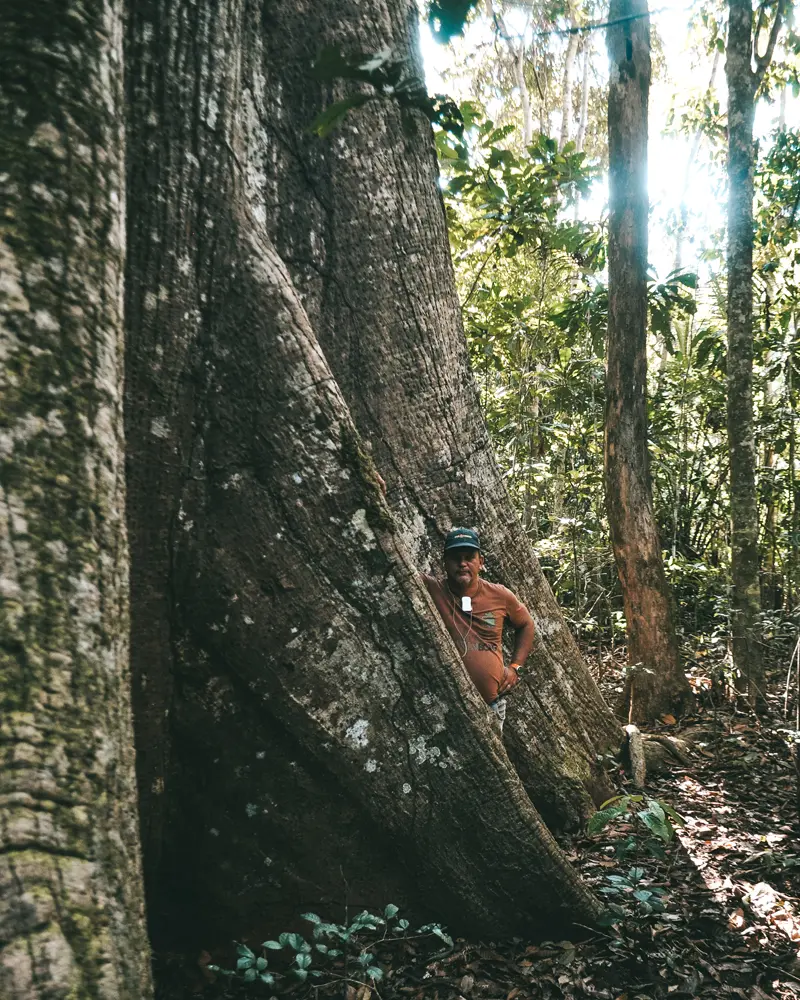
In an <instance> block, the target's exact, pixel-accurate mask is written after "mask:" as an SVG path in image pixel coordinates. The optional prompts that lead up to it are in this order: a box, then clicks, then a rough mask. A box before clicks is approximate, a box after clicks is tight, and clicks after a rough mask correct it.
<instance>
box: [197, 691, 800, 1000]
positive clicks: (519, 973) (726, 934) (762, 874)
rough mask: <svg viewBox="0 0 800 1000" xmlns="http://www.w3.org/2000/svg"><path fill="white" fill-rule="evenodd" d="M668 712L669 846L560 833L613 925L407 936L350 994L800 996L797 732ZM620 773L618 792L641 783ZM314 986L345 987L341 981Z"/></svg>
mask: <svg viewBox="0 0 800 1000" xmlns="http://www.w3.org/2000/svg"><path fill="white" fill-rule="evenodd" d="M662 721H663V723H664V725H663V726H662V727H661V729H660V731H661V732H664V731H665V730H668V732H669V733H670V735H679V736H680V737H681V739H682V740H684V741H685V742H686V744H687V745H688V746H689V747H690V748H691V750H690V754H689V756H688V757H687V763H686V764H677V762H675V766H674V767H673V768H672V770H670V771H669V773H667V774H664V775H662V776H655V777H653V776H648V787H647V789H646V791H647V794H648V795H649V796H651V797H652V798H654V799H657V800H659V801H662V802H665V803H668V804H669V805H670V806H671V807H673V808H674V810H676V811H677V813H678V814H679V815H680V817H681V818H682V820H683V822H684V824H685V825H683V826H680V827H678V828H677V829H676V834H675V837H674V839H673V840H672V842H671V843H669V844H667V845H666V847H665V849H664V851H663V857H654V856H652V855H651V854H650V853H649V852H648V851H646V850H644V849H641V846H642V844H643V843H644V839H643V838H641V842H638V841H637V838H636V836H635V835H634V836H633V837H632V834H635V827H634V825H632V824H630V823H618V824H616V825H615V824H613V823H612V824H609V825H608V826H607V827H605V828H604V829H603V830H602V831H601V833H599V834H596V835H594V836H591V837H590V836H586V835H584V834H581V835H574V836H564V835H562V836H560V837H559V841H560V843H561V845H562V847H563V848H564V850H565V851H566V853H567V856H568V857H569V859H570V861H571V862H572V864H573V865H574V866H575V868H576V869H577V871H578V872H579V874H580V875H581V877H582V878H583V879H584V880H585V882H586V883H587V884H588V885H589V886H590V887H591V888H592V889H593V890H594V891H595V892H596V893H598V895H600V897H601V898H602V899H604V900H605V901H606V903H607V904H608V905H609V910H610V913H609V917H608V920H607V921H606V923H605V925H604V926H601V927H600V928H594V929H593V928H588V927H576V929H575V930H576V934H575V938H576V940H573V941H567V940H562V941H541V942H530V941H523V940H520V939H512V940H510V941H508V940H507V941H502V942H494V943H492V942H475V941H467V940H464V939H458V940H456V942H455V944H454V947H453V948H452V949H451V950H450V951H449V952H448V953H446V954H439V955H438V956H435V957H434V958H433V959H430V958H427V957H426V955H425V954H424V953H423V952H421V951H420V950H419V949H417V948H416V947H414V945H413V943H411V942H409V943H407V944H405V945H402V944H400V945H398V946H397V947H396V948H395V950H394V952H393V953H392V954H391V955H385V956H382V960H383V961H384V963H385V964H384V969H385V973H384V979H383V981H381V982H380V984H375V985H373V987H372V989H370V988H369V987H366V986H365V987H363V988H361V989H360V991H359V990H358V989H356V988H354V987H352V986H350V987H347V991H348V995H347V996H346V997H344V1000H371V998H372V997H374V1000H389V998H391V997H401V998H408V1000H551V998H552V1000H571V998H575V1000H579V998H587V997H592V998H598V1000H660V998H672V997H675V998H684V997H708V998H711V997H715V998H717V997H730V998H742V1000H762V998H764V997H769V998H773V997H774V998H780V1000H790V998H791V1000H794V998H800V952H799V951H798V949H800V846H798V842H797V832H798V826H797V802H798V799H797V795H798V793H797V789H796V783H795V772H794V764H793V760H792V754H791V749H790V745H789V744H790V741H791V738H792V737H793V735H794V734H793V731H790V730H787V729H786V728H785V727H783V728H782V727H781V725H780V724H779V723H777V722H774V721H764V720H761V721H759V720H758V719H757V717H756V716H754V715H750V714H745V715H743V714H741V713H737V712H736V711H735V710H733V709H732V708H728V709H727V710H726V711H717V710H714V711H713V712H702V711H701V712H700V714H698V715H697V716H695V717H693V718H691V719H689V720H688V721H686V722H685V723H684V724H682V725H681V726H678V725H677V724H676V723H675V720H674V719H673V718H672V717H665V718H664V719H663V720H662ZM618 777H619V784H620V785H621V791H622V792H623V793H628V792H632V791H633V789H628V788H626V787H625V777H624V775H623V774H622V773H621V772H620V773H619V775H618ZM632 842H633V844H634V846H633V847H631V844H632ZM205 985H206V986H208V985H209V983H208V982H206V984H205ZM303 992H304V991H302V990H299V991H296V992H295V993H294V995H295V996H297V995H301V994H302V993H303ZM314 992H316V995H317V998H319V995H320V994H323V995H325V996H329V995H330V996H334V995H336V996H342V990H341V988H339V990H338V992H335V993H334V992H331V990H326V989H324V988H320V987H316V988H315V991H314ZM359 992H360V996H359V995H357V994H358V993H359ZM203 993H204V994H205V991H203ZM212 993H215V995H219V994H218V993H216V991H214V990H213V987H212ZM269 993H270V991H269V990H266V991H264V990H260V991H259V992H258V994H257V995H258V996H259V997H261V996H264V997H266V996H268V995H269ZM350 993H352V996H351V995H350ZM185 995H186V996H188V995H190V994H185ZM191 995H197V994H194V993H193V994H191ZM205 995H208V994H205ZM226 995H229V994H227V992H226ZM235 995H236V996H243V995H246V996H250V995H251V994H250V992H246V993H244V994H243V993H241V992H237V993H235ZM252 996H254V997H255V996H256V993H255V992H253V993H252Z"/></svg>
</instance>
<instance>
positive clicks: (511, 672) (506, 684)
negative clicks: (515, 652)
mask: <svg viewBox="0 0 800 1000" xmlns="http://www.w3.org/2000/svg"><path fill="white" fill-rule="evenodd" d="M517 684H519V667H518V666H517V664H516V663H512V664H510V665H509V666H507V667H503V679H502V680H501V681H500V685H499V687H498V688H497V697H498V698H502V697H503V695H504V694H508V692H509V691H510V690H511V689H512V688H513V687H516V686H517Z"/></svg>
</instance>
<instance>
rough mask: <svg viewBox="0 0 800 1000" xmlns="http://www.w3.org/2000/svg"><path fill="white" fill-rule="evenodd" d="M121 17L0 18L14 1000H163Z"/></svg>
mask: <svg viewBox="0 0 800 1000" xmlns="http://www.w3.org/2000/svg"><path fill="white" fill-rule="evenodd" d="M124 203H125V197H124V163H123V135H122V4H121V2H108V0H106V2H101V0H83V2H77V0H72V2H69V0H61V2H58V3H55V2H47V0H44V2H37V3H31V2H30V0H6V2H5V3H4V4H3V5H2V8H1V9H0V357H2V360H3V370H2V373H0V996H2V997H3V1000H45V998H46V1000H90V998H91V1000H145V998H146V997H148V996H149V995H150V975H149V951H148V944H147V937H146V933H145V926H144V907H143V889H142V885H141V867H140V857H139V840H138V820H137V811H136V785H135V776H134V760H133V733H132V725H131V718H130V690H129V670H128V639H127V624H128V584H127V574H128V550H127V542H126V534H125V518H124V455H123V435H122V392H121V386H122V345H123V335H122V271H123V258H124V209H123V206H124Z"/></svg>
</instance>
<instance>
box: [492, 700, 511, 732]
mask: <svg viewBox="0 0 800 1000" xmlns="http://www.w3.org/2000/svg"><path fill="white" fill-rule="evenodd" d="M507 707H508V702H507V701H506V699H505V697H503V698H495V700H494V701H493V702H492V703H491V704H490V705H489V708H490V709H491V710H492V711H493V712H494V714H495V715H496V716H497V721H498V722H499V723H500V732H501V733H502V731H503V723H504V722H505V721H506V708H507Z"/></svg>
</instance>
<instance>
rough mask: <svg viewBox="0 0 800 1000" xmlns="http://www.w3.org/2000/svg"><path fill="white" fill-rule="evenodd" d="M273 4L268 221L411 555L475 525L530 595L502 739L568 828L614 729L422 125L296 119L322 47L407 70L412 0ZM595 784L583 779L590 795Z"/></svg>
mask: <svg viewBox="0 0 800 1000" xmlns="http://www.w3.org/2000/svg"><path fill="white" fill-rule="evenodd" d="M369 6H370V9H371V10H372V13H371V14H369V16H368V14H367V11H366V10H365V7H364V5H363V4H358V3H356V2H355V0H336V2H334V0H313V2H312V0H305V2H295V3H288V2H284V3H275V4H273V5H272V7H271V10H272V12H273V17H274V18H275V24H276V26H277V30H276V31H274V32H272V33H271V34H270V36H269V38H268V40H267V43H266V44H267V58H266V67H267V73H268V76H269V85H268V87H267V94H268V95H270V98H271V100H272V104H271V105H270V112H269V113H266V114H265V115H264V118H263V120H264V122H265V124H266V128H267V130H268V131H267V134H268V138H269V141H270V145H271V149H272V150H273V151H274V155H273V157H272V158H271V159H270V160H269V161H268V163H267V164H266V167H265V169H266V171H267V180H266V190H267V206H266V212H265V214H266V219H267V225H268V226H269V228H270V231H271V233H272V234H273V240H274V242H275V245H276V248H277V249H278V251H279V253H280V254H281V256H282V258H283V259H284V260H285V261H286V262H287V264H288V266H289V268H290V270H291V272H292V274H293V276H294V278H295V282H296V284H297V286H298V288H300V289H301V290H302V293H303V297H304V299H303V301H304V303H305V306H306V309H307V311H308V313H309V317H310V318H311V321H312V323H313V325H314V328H315V330H316V332H317V334H318V336H319V339H320V342H321V344H322V347H323V350H324V351H325V354H326V357H327V359H328V362H329V364H330V366H331V368H332V370H333V373H334V375H335V376H336V379H337V381H338V383H339V385H340V387H341V389H342V392H343V394H344V396H345V399H346V400H347V402H348V404H349V406H350V409H351V412H352V414H353V418H354V420H355V423H356V426H357V427H358V429H359V432H360V433H361V435H362V436H363V437H364V439H365V440H366V441H367V442H368V443H369V445H370V446H371V449H372V456H373V458H374V460H375V463H376V465H377V467H378V469H379V471H380V473H381V475H382V476H383V478H384V479H385V481H386V483H387V484H388V494H387V499H388V502H389V505H390V507H391V508H392V510H393V512H394V513H395V515H396V517H397V519H398V521H399V523H400V525H401V528H402V531H403V535H404V539H405V541H406V544H407V545H408V547H409V550H410V552H411V553H412V556H413V559H414V561H415V563H416V564H417V565H418V566H419V567H420V568H425V569H429V568H435V567H437V566H438V565H439V558H440V552H441V544H442V539H443V536H444V533H445V532H446V531H447V529H449V528H450V527H451V525H453V524H458V523H467V524H474V525H476V526H478V527H479V528H480V530H481V534H482V537H483V539H484V542H485V544H486V546H487V549H488V551H487V567H488V571H489V573H490V575H491V576H492V578H493V579H496V580H499V581H500V582H502V583H504V584H506V585H507V586H509V587H511V589H512V590H514V591H515V592H517V593H518V594H519V595H520V597H521V598H522V599H523V600H524V601H525V603H526V604H527V605H528V607H529V608H530V610H531V612H532V613H533V615H534V617H535V619H536V623H537V642H536V646H535V648H534V652H533V654H532V656H531V658H530V660H529V665H530V680H529V681H527V682H526V683H525V685H524V686H521V687H520V689H519V690H518V691H517V692H516V693H515V696H514V698H513V699H512V702H511V705H510V709H509V721H508V723H507V726H506V738H505V739H506V745H507V748H508V751H509V754H510V755H511V757H512V760H513V761H514V763H515V765H516V768H517V771H518V772H519V774H520V776H521V777H522V779H523V781H524V783H525V785H526V788H528V790H529V794H531V796H532V798H533V799H534V803H535V804H536V805H537V807H538V808H539V809H541V811H542V812H543V814H544V815H545V816H546V818H547V820H548V822H552V823H555V824H558V825H572V826H575V825H576V824H578V823H579V822H580V820H581V819H582V818H585V816H586V815H587V813H588V812H589V811H591V808H592V801H591V796H590V792H592V791H594V792H595V793H596V795H599V796H600V797H601V798H602V797H607V796H606V792H607V786H605V785H604V783H603V776H602V773H601V772H600V771H599V770H598V768H597V763H596V761H597V756H598V754H602V753H604V752H605V751H607V750H608V749H609V748H610V747H613V746H616V744H617V742H618V740H619V735H618V727H617V724H616V722H615V720H614V719H613V717H612V715H611V713H610V712H609V710H608V709H607V707H606V705H605V704H604V702H603V701H602V698H601V697H600V694H599V692H598V690H597V687H596V685H595V683H594V681H593V680H592V678H591V676H590V674H589V672H588V670H587V668H586V665H585V664H584V662H583V660H582V658H581V656H580V653H579V651H578V649H577V647H576V645H575V642H574V640H573V638H572V636H571V635H570V633H569V630H568V629H567V627H566V625H565V623H564V620H563V618H562V615H561V612H560V610H559V608H558V606H557V604H556V602H555V600H554V598H553V595H552V593H551V591H550V588H549V586H548V584H547V582H546V580H545V579H544V577H543V574H542V572H541V569H540V568H539V565H538V562H537V560H536V558H535V556H534V554H533V552H532V550H531V546H530V543H529V541H528V539H527V537H526V535H525V533H524V531H523V529H522V526H521V524H520V522H519V519H518V517H517V515H516V513H515V512H514V510H513V508H512V506H511V503H510V501H509V498H508V494H507V493H506V490H505V486H504V485H503V482H502V479H501V477H500V475H499V472H498V469H497V466H496V464H495V460H494V454H493V449H492V444H491V441H490V439H489V436H488V433H487V431H486V427H485V424H484V421H483V417H482V415H481V412H480V405H479V400H478V393H477V389H476V387H475V383H474V380H473V378H472V375H471V372H470V368H469V360H468V355H467V349H466V342H465V339H464V334H463V328H462V324H461V316H460V308H459V303H458V298H457V294H456V289H455V281H454V275H453V268H452V263H451V260H450V254H449V250H448V245H447V231H446V224H445V217H444V211H443V206H442V202H441V197H440V194H439V190H438V183H437V181H438V170H437V164H436V159H435V155H434V149H433V142H432V139H431V135H430V132H429V131H426V130H424V131H420V130H415V131H413V132H412V133H411V134H407V131H406V122H407V120H408V112H402V113H401V112H400V110H399V109H398V108H397V106H396V105H394V104H391V103H385V104H380V105H373V106H370V109H369V110H367V109H365V110H364V111H363V112H360V113H358V114H354V115H353V116H352V118H351V119H349V120H348V121H346V122H345V124H344V125H343V126H342V127H341V128H340V129H339V130H338V131H337V132H336V133H335V134H334V135H333V136H332V138H331V139H330V140H328V141H325V142H321V141H320V140H317V139H315V138H314V137H312V136H310V135H309V134H308V129H307V123H308V122H309V121H312V120H313V118H314V116H315V115H316V114H317V113H318V112H319V109H320V107H321V106H322V105H323V104H324V103H325V102H326V100H328V99H330V97H331V96H332V95H330V94H329V93H327V92H326V89H323V88H320V87H319V86H318V85H317V84H315V82H314V81H313V79H312V78H311V77H310V75H309V73H308V65H309V62H310V61H311V60H313V59H314V58H315V56H316V54H317V52H318V50H319V48H320V47H321V46H322V45H323V44H339V45H340V46H342V47H343V48H344V49H345V50H358V49H360V50H362V51H375V52H377V51H380V50H381V49H383V48H384V47H385V46H387V45H389V46H392V47H393V48H394V50H395V51H396V52H397V53H398V54H399V55H401V56H403V57H405V58H407V59H408V62H409V64H410V65H411V66H415V65H416V66H418V58H419V57H418V53H417V50H416V35H415V33H416V11H415V6H414V4H413V3H411V2H408V0H391V2H387V0H371V3H370V5H369ZM587 789H588V791H587Z"/></svg>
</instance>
